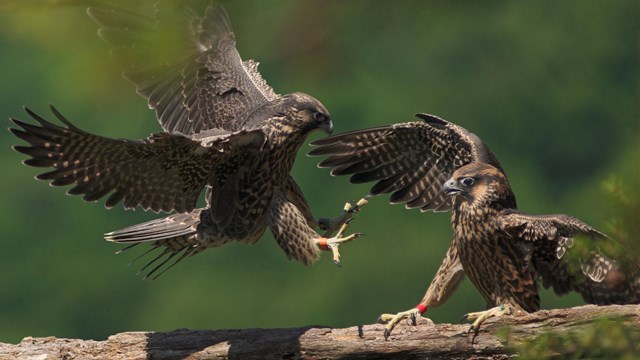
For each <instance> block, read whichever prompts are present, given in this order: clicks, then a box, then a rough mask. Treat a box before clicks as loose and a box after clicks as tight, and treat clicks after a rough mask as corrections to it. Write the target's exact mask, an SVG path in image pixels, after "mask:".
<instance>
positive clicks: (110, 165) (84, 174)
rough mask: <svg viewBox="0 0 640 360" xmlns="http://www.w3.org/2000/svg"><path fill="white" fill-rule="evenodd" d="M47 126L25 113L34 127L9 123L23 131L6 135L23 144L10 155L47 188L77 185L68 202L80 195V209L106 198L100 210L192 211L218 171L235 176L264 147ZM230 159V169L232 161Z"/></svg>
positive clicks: (239, 136)
mask: <svg viewBox="0 0 640 360" xmlns="http://www.w3.org/2000/svg"><path fill="white" fill-rule="evenodd" d="M51 109H52V111H53V113H54V114H55V115H56V117H57V118H58V119H59V120H60V121H61V122H62V123H63V124H64V125H65V126H58V125H55V124H52V123H50V122H48V121H46V120H45V119H43V118H42V117H40V116H38V115H37V114H35V113H33V112H32V111H31V110H29V109H26V111H27V113H28V114H29V115H30V116H31V117H32V118H33V119H35V120H36V121H37V122H38V123H39V126H38V125H32V124H27V123H25V122H22V121H20V120H16V119H12V121H13V122H14V123H15V124H16V125H18V126H20V127H21V129H15V128H12V129H11V132H12V133H13V134H15V135H16V136H17V137H19V138H21V139H23V140H25V141H26V142H28V143H29V146H15V147H14V149H15V150H17V151H19V152H21V153H23V154H26V155H29V156H31V158H30V159H27V160H25V161H24V163H25V164H26V165H30V166H35V167H51V168H53V170H52V171H49V172H45V173H42V174H40V175H38V176H37V178H38V179H41V180H51V185H54V186H64V185H72V184H73V185H75V186H74V187H73V188H71V189H70V190H69V191H68V194H72V195H80V194H84V196H83V199H84V200H86V201H95V200H98V199H100V198H102V197H104V196H106V195H107V194H109V193H111V195H110V196H109V198H108V199H107V201H106V203H105V206H106V207H113V206H114V205H115V204H117V203H118V202H119V201H121V200H122V201H123V203H124V207H125V208H133V207H135V206H137V205H140V206H141V207H142V208H144V209H145V210H147V209H151V210H153V211H156V212H157V211H161V210H162V211H167V212H168V211H172V210H176V211H179V212H187V211H191V210H193V209H194V208H195V205H196V202H197V200H198V196H199V194H200V192H201V191H202V189H203V188H204V186H205V185H210V183H211V182H212V178H213V175H214V174H215V175H216V176H218V177H219V176H223V175H224V174H218V172H220V171H218V170H219V169H225V170H226V171H230V172H233V171H235V170H234V169H233V167H234V166H235V167H238V166H242V164H243V162H242V159H245V158H248V157H249V156H248V154H251V153H255V152H256V151H258V149H260V148H261V147H262V144H264V141H265V139H266V138H265V135H264V134H263V133H262V132H261V131H258V130H254V131H250V132H247V131H240V132H236V133H228V134H226V135H215V136H212V137H211V138H205V139H202V140H201V141H194V140H192V139H189V138H186V137H184V136H181V135H170V134H167V133H160V134H154V135H152V136H151V137H149V138H148V139H146V140H125V139H112V138H106V137H102V136H97V135H93V134H90V133H88V132H85V131H83V130H81V129H79V128H77V127H76V126H74V125H73V124H71V123H70V122H69V121H68V120H67V119H65V118H64V117H63V116H62V115H61V114H60V113H59V112H58V111H57V110H56V109H55V108H53V107H52V108H51ZM232 158H234V159H233V161H232Z"/></svg>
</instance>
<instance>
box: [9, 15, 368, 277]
mask: <svg viewBox="0 0 640 360" xmlns="http://www.w3.org/2000/svg"><path fill="white" fill-rule="evenodd" d="M89 15H90V16H91V17H92V18H93V19H94V20H95V21H96V22H97V23H98V24H100V25H101V29H100V31H99V34H100V35H101V36H102V37H103V38H104V39H106V40H107V41H108V42H110V43H111V44H112V45H113V46H114V48H115V49H116V50H120V51H123V52H125V53H126V50H127V49H129V50H132V49H144V48H148V47H153V46H152V45H149V44H148V43H146V42H145V41H146V40H148V39H150V40H149V41H152V40H154V39H157V35H154V34H156V31H159V30H158V27H159V26H160V25H162V22H161V21H160V20H158V19H157V18H155V17H153V16H146V15H142V14H137V13H134V12H131V11H129V10H125V9H122V8H117V7H97V8H90V9H89ZM181 20H182V25H183V26H184V29H185V30H186V31H185V33H186V34H187V35H188V38H187V39H184V41H185V42H186V43H187V44H188V46H186V47H187V48H188V50H186V52H185V53H184V54H183V56H181V58H180V59H179V61H178V62H176V63H169V62H167V61H164V60H162V59H160V60H158V61H157V63H152V64H149V66H148V67H144V66H141V65H140V64H135V63H134V64H131V66H130V67H129V68H128V69H127V71H125V74H124V75H125V77H126V78H127V79H130V80H131V81H132V82H134V83H135V85H136V88H137V91H138V93H139V94H141V95H142V96H144V97H145V98H147V99H148V103H149V107H150V108H152V109H155V111H156V114H157V118H158V120H159V122H160V124H161V125H162V128H163V129H164V132H160V133H157V134H152V135H151V136H150V137H149V138H147V139H144V140H124V139H111V138H106V137H102V136H98V135H94V134H91V133H88V132H86V131H84V130H82V129H80V128H78V127H76V126H75V125H73V124H71V123H70V122H69V121H68V120H67V119H66V118H65V117H63V116H62V115H61V114H60V113H59V112H58V111H57V110H56V109H55V108H53V107H52V111H53V113H54V115H55V117H56V118H57V119H58V120H59V121H60V122H61V123H62V124H54V123H52V122H49V121H47V120H45V119H44V118H42V117H40V116H39V115H37V114H35V113H34V112H32V111H31V110H29V109H26V111H27V113H28V114H29V116H31V118H33V119H34V120H35V121H36V122H37V125H33V124H29V123H26V122H23V121H20V120H16V119H12V120H13V122H14V123H15V124H16V125H18V126H19V127H20V128H13V129H11V132H12V133H13V134H15V135H16V136H17V137H19V138H21V139H22V140H25V141H26V142H27V143H28V146H16V147H14V148H15V149H16V150H17V151H19V152H21V153H24V154H26V155H29V156H31V158H30V159H28V160H25V161H24V163H25V164H26V165H30V166H35V167H47V168H52V170H51V171H48V172H45V173H42V174H40V175H38V176H37V178H38V179H41V180H49V181H51V184H52V185H54V186H64V185H73V187H72V188H71V189H70V190H69V191H68V193H69V194H73V195H83V199H84V200H86V201H95V200H98V199H100V198H103V197H106V196H107V195H108V197H107V200H106V203H105V206H106V207H112V206H114V205H116V204H117V203H118V202H120V201H122V202H123V204H124V206H125V208H134V207H136V206H140V207H142V208H143V209H145V210H147V209H150V210H153V211H155V212H158V211H165V212H170V211H175V212H176V213H175V214H173V215H170V216H167V217H165V218H162V219H158V220H153V221H149V222H146V223H143V224H139V225H135V226H131V227H128V228H125V229H122V230H118V231H114V232H111V233H108V234H106V239H107V240H110V241H114V242H119V243H125V244H132V245H134V244H139V243H149V244H151V245H152V249H155V248H159V249H161V251H160V254H159V255H158V256H157V257H156V258H155V259H153V260H152V261H151V263H149V264H148V265H147V266H145V268H147V267H150V266H151V265H152V264H154V263H155V265H156V266H155V267H152V268H150V271H149V272H148V274H147V276H149V275H152V274H154V273H156V274H158V275H159V273H157V271H158V270H159V269H160V268H161V266H162V265H164V264H168V263H167V262H168V261H169V260H170V259H173V261H174V262H173V263H170V264H168V265H169V267H171V266H173V265H174V264H175V263H177V262H178V261H180V260H182V259H184V258H185V257H187V256H190V255H194V254H197V253H199V252H201V251H202V250H204V249H207V248H212V247H217V246H221V245H224V244H225V243H228V242H231V241H239V242H242V243H247V244H251V243H254V242H256V241H257V240H258V239H260V238H261V237H262V235H263V233H264V232H265V230H266V228H267V227H269V228H270V230H271V232H272V233H273V235H274V237H275V239H276V240H277V242H278V244H279V245H280V247H281V248H282V249H283V250H284V252H285V253H286V255H287V257H288V258H290V259H296V260H298V261H301V262H302V263H304V264H307V265H308V264H311V263H312V262H313V261H314V260H316V259H317V258H318V256H319V250H331V251H333V252H334V260H336V262H338V255H339V253H338V251H337V250H338V245H340V244H341V243H343V242H345V241H350V240H352V239H354V238H355V237H357V236H358V234H353V235H350V236H347V237H342V233H343V231H344V230H345V228H346V226H347V221H348V220H349V219H350V217H351V215H352V214H351V213H352V212H353V211H354V210H357V209H358V208H359V205H361V204H362V203H360V204H359V205H358V206H356V207H353V208H351V209H345V210H346V211H345V212H344V213H343V215H341V216H339V217H337V218H334V219H330V220H325V221H324V222H323V225H324V226H322V228H323V229H324V230H327V229H328V231H327V233H326V234H323V235H319V234H318V233H317V232H316V230H315V229H314V228H320V227H321V226H320V223H319V221H317V220H315V219H314V218H313V216H312V215H311V211H310V209H309V206H308V204H307V202H306V200H305V198H304V195H303V193H302V191H301V190H300V188H299V187H298V185H297V184H296V182H295V181H294V180H293V178H292V177H291V176H290V172H291V169H292V167H293V163H294V160H295V157H296V153H297V151H298V149H299V148H300V146H301V145H302V144H303V143H304V142H305V140H306V138H307V137H308V136H309V134H311V133H312V132H314V131H316V130H322V131H324V132H327V133H331V131H332V129H333V124H332V122H331V120H330V118H329V112H328V111H327V109H326V108H325V107H324V106H323V105H322V104H321V103H320V102H319V101H318V100H316V99H315V98H313V97H311V96H310V95H307V94H303V93H292V94H287V95H278V94H276V93H275V92H274V91H273V90H272V88H271V87H269V86H268V85H267V83H266V82H265V81H264V80H263V79H262V77H261V76H260V74H259V73H258V71H257V65H258V64H257V63H256V62H253V61H251V60H248V61H242V60H241V59H240V55H239V54H238V52H237V50H236V48H235V36H234V34H233V32H232V29H231V25H230V22H229V19H228V17H227V14H226V12H225V11H224V10H223V8H222V7H220V6H213V5H212V6H209V7H207V9H206V11H205V13H204V16H202V17H199V16H197V15H194V14H193V13H187V15H186V16H185V17H184V18H181ZM205 189H206V195H205V198H206V202H207V204H206V206H205V207H203V208H196V203H197V200H198V197H199V195H200V193H201V192H202V191H203V190H205ZM338 227H340V230H339V231H338V234H336V236H334V237H330V236H331V235H332V234H333V233H335V230H336V229H338ZM159 260H160V261H159ZM166 269H167V268H165V270H166Z"/></svg>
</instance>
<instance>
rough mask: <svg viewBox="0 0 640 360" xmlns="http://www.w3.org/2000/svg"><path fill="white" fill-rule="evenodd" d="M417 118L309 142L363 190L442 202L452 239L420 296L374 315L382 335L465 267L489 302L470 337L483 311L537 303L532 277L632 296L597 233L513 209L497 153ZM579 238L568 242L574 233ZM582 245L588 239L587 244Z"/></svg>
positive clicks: (567, 219) (611, 297)
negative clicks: (410, 304) (367, 185)
mask: <svg viewBox="0 0 640 360" xmlns="http://www.w3.org/2000/svg"><path fill="white" fill-rule="evenodd" d="M417 117H418V118H420V119H422V121H415V122H408V123H400V124H395V125H389V126H382V127H378V128H371V129H365V130H357V131H353V132H348V133H344V134H337V135H335V136H330V137H327V138H323V139H320V140H317V141H315V142H313V143H312V145H317V146H318V147H317V148H315V149H313V151H311V153H310V155H328V156H329V157H328V158H327V159H325V160H324V161H322V162H320V164H319V166H320V167H328V168H331V169H332V170H331V174H332V175H351V178H350V181H351V182H352V183H364V182H376V183H375V185H374V186H373V187H372V189H371V193H372V194H373V195H378V194H391V203H404V204H405V207H407V208H409V209H412V208H417V209H420V210H422V211H428V210H433V211H446V210H449V209H451V210H452V211H451V212H452V214H451V223H452V227H453V241H452V243H451V246H450V247H449V249H448V251H447V254H446V256H445V258H444V261H443V262H442V264H441V266H440V268H439V269H438V271H437V273H436V275H435V278H434V279H433V280H432V282H431V284H430V286H429V288H428V289H427V292H426V294H425V295H424V297H423V299H422V301H420V303H419V304H418V305H417V306H416V307H415V308H413V309H411V310H408V311H404V312H400V313H398V314H383V315H381V317H380V320H381V321H382V322H386V323H387V325H386V327H385V338H388V336H389V334H390V333H391V331H392V329H393V328H394V327H395V325H396V324H397V323H398V322H399V321H400V320H402V319H405V318H409V319H410V320H411V322H412V323H413V324H415V322H416V318H417V317H419V316H420V315H421V314H423V313H424V312H425V311H426V310H427V309H428V308H434V307H436V306H439V305H442V304H443V303H444V302H445V301H446V300H447V299H448V298H449V296H451V294H452V293H453V292H454V291H455V289H456V288H457V286H458V285H459V284H460V282H461V281H462V279H463V278H464V275H465V274H466V275H467V276H468V277H469V279H470V280H471V282H472V283H473V284H474V285H475V287H476V289H478V291H479V292H480V294H481V295H482V297H483V298H484V300H485V301H486V303H487V308H488V309H489V310H487V311H482V312H477V313H470V314H467V315H466V316H465V317H466V319H467V320H469V321H473V324H472V326H471V328H470V330H469V331H470V332H471V331H473V332H474V338H475V336H476V335H477V333H478V330H479V328H480V325H481V324H482V323H483V322H484V320H485V319H487V318H488V317H490V316H500V315H504V314H512V313H517V312H521V311H525V312H533V311H537V310H539V309H540V298H539V295H538V285H537V282H538V279H541V281H542V285H543V286H544V287H545V288H549V287H551V288H553V290H554V291H555V293H556V294H559V295H562V294H566V293H567V292H569V291H576V292H578V293H580V294H581V295H582V297H583V298H584V300H585V301H586V302H589V303H593V304H629V303H640V268H639V267H638V264H633V263H628V262H625V261H623V260H622V259H619V258H618V259H617V260H614V259H613V258H611V257H610V256H607V255H605V254H603V253H602V251H601V250H599V248H598V244H601V243H602V242H605V241H610V240H609V239H608V238H607V237H606V236H605V235H604V234H602V233H601V232H599V231H598V230H596V229H594V228H592V227H590V226H589V225H587V224H585V223H583V222H582V221H580V220H578V219H576V218H574V217H571V216H568V215H528V214H525V213H522V212H519V211H518V210H517V207H516V199H515V195H514V194H513V192H512V190H511V186H510V185H509V182H508V180H507V177H506V175H505V173H504V171H503V170H502V167H501V166H500V164H499V162H498V160H497V159H496V157H495V156H494V155H493V154H492V153H491V151H490V150H489V148H488V147H487V146H486V145H485V144H484V143H483V142H482V140H480V138H479V137H478V136H476V135H475V134H473V133H471V132H469V131H467V130H466V129H464V128H462V127H460V126H457V125H455V124H453V123H450V122H448V121H445V120H443V119H441V118H438V117H436V116H433V115H427V114H417ZM581 239H587V241H584V242H583V243H580V244H581V245H584V244H586V245H588V246H587V247H585V246H578V245H574V244H578V240H581ZM589 245H591V246H589Z"/></svg>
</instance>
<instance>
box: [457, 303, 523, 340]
mask: <svg viewBox="0 0 640 360" xmlns="http://www.w3.org/2000/svg"><path fill="white" fill-rule="evenodd" d="M513 313H514V311H513V308H512V307H511V306H510V305H504V304H502V305H500V306H496V307H493V308H491V309H489V310H486V311H478V312H472V313H468V314H466V315H465V316H463V317H462V319H463V320H466V321H473V323H472V324H471V327H470V328H469V331H467V334H471V332H473V338H471V343H472V344H473V342H474V341H475V339H476V337H477V336H478V332H479V331H480V326H481V325H482V324H483V323H484V322H485V321H486V320H487V319H488V318H490V317H494V316H495V317H500V316H504V315H513Z"/></svg>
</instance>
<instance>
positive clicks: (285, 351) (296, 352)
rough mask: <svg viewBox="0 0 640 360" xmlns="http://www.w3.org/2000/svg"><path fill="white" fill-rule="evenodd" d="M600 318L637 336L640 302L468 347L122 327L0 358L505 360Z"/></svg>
mask: <svg viewBox="0 0 640 360" xmlns="http://www.w3.org/2000/svg"><path fill="white" fill-rule="evenodd" d="M603 317H604V318H609V319H618V321H619V323H620V324H622V325H621V326H623V327H624V329H625V332H631V333H634V336H638V335H639V334H640V305H625V306H620V305H612V306H594V305H588V306H580V307H575V308H570V309H557V310H542V311H539V312H536V313H534V314H529V315H524V316H514V317H504V318H501V319H497V320H496V319H489V320H488V321H487V322H486V323H485V325H484V326H483V328H482V330H481V331H480V334H479V335H478V337H477V338H476V340H475V342H474V343H473V344H472V343H471V337H470V336H468V335H467V330H468V328H469V325H466V324H462V325H458V324H455V325H454V324H435V325H434V324H432V323H430V322H429V321H427V320H424V319H421V320H420V321H419V322H418V325H417V326H408V325H405V324H404V323H403V324H400V325H398V327H396V329H395V330H394V332H393V334H392V336H391V337H390V338H389V340H388V341H385V340H384V337H383V326H382V325H380V324H372V325H359V326H353V327H349V328H343V329H335V328H329V327H322V326H308V327H302V328H289V329H242V330H176V331H172V332H125V333H120V334H116V335H113V336H110V337H109V338H108V339H107V340H104V341H95V340H80V339H58V338H55V337H46V338H32V337H27V338H25V339H23V340H22V341H21V342H20V343H19V344H15V345H14V344H4V343H0V359H25V358H26V359H116V360H118V359H212V358H213V359H352V358H355V359H414V358H417V359H424V358H441V359H462V358H465V359H466V358H474V359H507V358H511V357H513V356H515V351H516V350H514V348H517V346H518V344H522V343H523V342H526V341H531V340H533V339H535V338H537V337H539V336H547V337H549V333H550V332H553V333H557V334H570V333H572V332H573V333H575V334H580V333H581V332H588V331H589V330H588V329H589V327H590V326H592V325H593V322H594V320H596V319H598V318H603ZM602 321H604V322H605V323H606V320H602ZM602 321H601V322H600V323H602ZM587 346H588V345H587ZM637 346H638V347H640V345H637ZM556 355H560V354H556ZM562 355H567V354H562Z"/></svg>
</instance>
